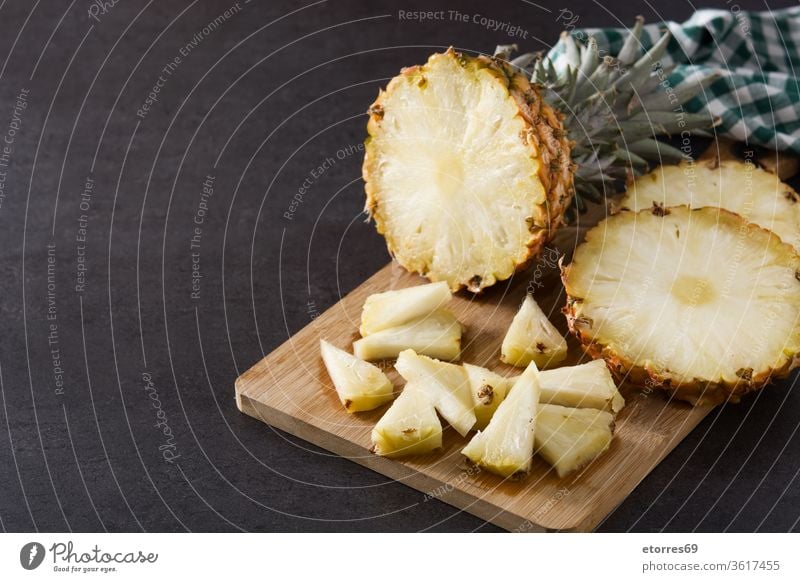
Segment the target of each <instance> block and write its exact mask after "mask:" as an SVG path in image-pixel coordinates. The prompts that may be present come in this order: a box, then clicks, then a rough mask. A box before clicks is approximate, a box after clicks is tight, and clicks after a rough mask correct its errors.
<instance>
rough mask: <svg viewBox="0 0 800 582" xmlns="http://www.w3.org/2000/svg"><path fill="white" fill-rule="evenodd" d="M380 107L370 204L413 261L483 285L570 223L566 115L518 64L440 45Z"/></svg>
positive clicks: (405, 260) (422, 269) (436, 277)
mask: <svg viewBox="0 0 800 582" xmlns="http://www.w3.org/2000/svg"><path fill="white" fill-rule="evenodd" d="M369 113H370V119H369V123H368V126H367V129H368V131H369V136H370V137H369V139H368V140H367V146H366V153H365V157H364V167H363V173H364V181H365V182H366V193H367V203H366V211H367V212H369V213H370V215H371V216H372V218H374V220H375V224H376V226H377V229H378V232H380V233H381V234H383V235H384V237H385V238H386V243H387V245H388V247H389V251H390V252H391V253H392V255H393V256H394V257H395V259H397V261H398V262H399V263H400V264H401V265H403V267H405V268H406V269H408V270H409V271H414V272H417V273H420V274H422V275H424V276H426V277H428V278H429V279H431V280H432V281H446V282H447V284H448V285H449V286H450V288H451V289H452V290H454V291H455V290H458V289H460V288H463V287H467V288H469V290H470V291H474V292H478V291H480V290H481V289H483V288H484V287H488V286H490V285H493V284H494V283H496V282H497V281H501V280H504V279H507V278H508V277H510V276H511V275H512V274H513V273H514V271H515V270H517V269H518V268H520V267H521V266H522V265H524V264H525V263H526V262H528V261H529V260H530V259H532V258H533V257H535V256H536V255H537V253H538V252H539V251H540V250H541V249H542V247H543V246H544V245H545V243H546V242H547V241H548V240H549V238H550V237H551V236H552V234H553V233H554V231H555V229H556V228H557V227H558V226H559V225H560V224H561V223H562V222H563V214H564V211H565V210H566V207H567V205H568V204H569V203H570V201H571V198H572V191H573V186H572V173H571V162H570V142H569V140H567V138H566V136H565V132H564V128H563V126H562V123H561V114H560V113H556V111H555V110H554V109H553V108H552V107H550V106H549V105H547V104H546V103H545V102H544V101H543V100H542V98H541V96H540V94H539V91H538V89H537V88H535V87H534V86H532V85H531V84H530V82H529V81H528V79H527V77H526V76H525V75H523V74H519V73H517V72H515V71H514V70H513V68H512V67H511V66H510V65H508V64H507V63H505V62H503V61H500V60H495V59H490V58H488V57H482V56H481V57H469V56H466V55H463V54H461V53H458V52H456V51H454V50H453V49H450V50H448V51H447V52H446V53H443V54H434V55H432V56H431V57H430V58H429V59H428V62H427V63H426V64H425V65H422V66H416V67H411V68H407V69H403V71H402V72H401V74H400V75H398V76H397V77H395V78H394V79H392V81H391V82H390V83H389V85H388V86H387V87H386V90H385V91H381V93H380V95H379V96H378V99H377V100H376V101H375V103H374V104H373V105H372V107H370V110H369Z"/></svg>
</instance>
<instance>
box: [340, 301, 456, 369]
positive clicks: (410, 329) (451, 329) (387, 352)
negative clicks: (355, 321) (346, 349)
mask: <svg viewBox="0 0 800 582" xmlns="http://www.w3.org/2000/svg"><path fill="white" fill-rule="evenodd" d="M406 349H412V350H414V351H415V352H419V353H420V354H425V355H428V356H431V357H432V358H439V359H442V360H457V359H458V358H460V357H461V324H460V323H459V322H458V320H457V319H456V316H455V315H453V314H452V313H451V312H449V311H447V310H446V309H440V310H438V311H435V312H434V313H432V314H430V315H428V316H427V317H424V318H422V319H416V320H414V321H410V322H408V323H404V324H403V325H399V326H397V327H390V328H387V329H382V330H381V331H376V332H375V333H373V334H370V335H368V336H366V337H363V338H361V339H360V340H358V341H356V342H353V352H355V354H356V355H357V356H358V357H359V358H361V359H362V360H382V359H385V358H396V357H397V356H398V355H399V354H400V352H402V351H403V350H406Z"/></svg>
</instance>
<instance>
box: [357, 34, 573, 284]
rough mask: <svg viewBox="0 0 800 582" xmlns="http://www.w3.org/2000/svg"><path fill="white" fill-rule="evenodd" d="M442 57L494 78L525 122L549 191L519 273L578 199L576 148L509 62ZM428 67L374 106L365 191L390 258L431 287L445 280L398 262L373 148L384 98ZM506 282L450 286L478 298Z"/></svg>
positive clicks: (452, 54)
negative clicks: (431, 283)
mask: <svg viewBox="0 0 800 582" xmlns="http://www.w3.org/2000/svg"><path fill="white" fill-rule="evenodd" d="M444 55H445V56H447V57H448V58H452V59H455V60H456V61H457V62H458V63H459V65H460V66H461V67H463V68H464V69H465V70H467V71H468V72H475V71H477V70H479V69H483V70H486V71H487V72H489V73H490V74H491V76H492V79H493V82H496V83H499V84H501V85H502V86H503V87H504V88H505V89H506V90H507V91H508V93H509V94H510V95H511V96H512V97H513V99H514V101H515V102H516V105H517V107H518V116H519V117H520V118H521V119H522V120H523V122H524V127H525V129H524V130H523V131H522V132H520V135H519V139H520V140H521V141H522V142H523V144H525V145H527V146H528V148H529V151H530V157H531V158H534V159H537V160H538V161H539V170H538V178H539V180H540V181H541V183H542V185H543V187H544V189H545V193H546V201H545V203H544V204H543V205H541V207H540V214H541V216H540V217H531V218H532V220H531V221H530V237H529V239H528V241H527V245H526V247H527V250H526V252H525V253H524V256H523V257H522V259H521V260H518V261H516V270H517V271H519V270H521V269H524V268H525V267H526V266H527V265H528V264H529V263H530V262H531V261H532V260H534V259H535V258H536V257H537V256H539V254H540V253H541V251H542V249H543V248H544V246H545V245H546V244H547V243H548V242H549V241H550V240H551V239H552V237H553V236H554V235H555V232H556V230H557V229H558V227H559V226H561V225H562V224H564V222H565V220H564V214H565V212H566V211H567V208H568V207H569V205H570V203H571V202H572V196H573V194H574V185H573V172H574V166H573V164H572V161H571V155H570V154H571V148H572V142H571V141H570V140H569V139H568V138H567V134H566V131H565V128H564V124H563V119H564V115H563V114H562V113H561V112H559V111H557V110H556V109H554V108H553V107H551V106H550V105H548V104H547V103H546V102H545V101H544V99H543V98H542V96H541V93H540V89H539V88H538V87H537V86H536V85H533V84H531V83H530V81H529V80H528V77H527V76H526V75H524V74H521V73H519V72H517V71H515V70H514V69H513V67H512V66H511V65H509V64H508V63H507V62H506V61H503V60H501V59H495V58H491V57H487V56H483V55H481V56H477V57H471V56H468V55H465V54H463V53H460V52H457V51H455V50H454V49H453V48H452V47H451V48H449V49H448V50H447V52H445V53H444ZM435 56H437V55H433V56H432V57H431V58H433V57H435ZM429 62H430V61H429ZM426 66H427V65H417V66H413V67H407V68H404V69H403V70H402V71H401V72H400V75H399V76H397V77H395V78H393V79H392V80H391V81H390V82H389V84H388V85H387V87H386V89H385V90H382V91H381V92H380V93H379V95H378V98H377V99H376V100H375V102H374V103H373V104H372V105H371V106H370V108H369V110H368V113H369V121H368V123H367V133H368V135H369V137H368V138H367V140H366V144H365V155H364V163H363V166H362V174H363V179H364V182H365V191H366V205H365V211H366V212H367V213H368V214H369V216H370V217H371V218H372V219H373V220H374V221H375V225H376V228H377V230H378V232H379V233H380V234H381V235H383V236H384V238H385V239H386V244H387V247H388V249H389V252H390V254H391V255H392V256H393V257H394V258H396V259H398V261H399V262H400V263H401V264H402V265H403V267H405V268H406V269H407V270H409V271H411V272H415V273H419V274H421V275H423V276H425V277H428V278H429V279H430V280H432V281H438V280H441V278H440V277H439V276H438V275H437V273H434V272H431V271H430V270H428V269H427V268H426V265H424V264H415V262H412V261H403V260H402V258H401V257H399V256H398V250H399V241H395V240H394V239H393V238H392V236H391V233H390V232H388V229H387V228H386V223H387V220H386V218H385V217H384V216H383V215H382V211H381V192H380V189H379V187H378V186H377V181H376V179H375V175H376V173H377V172H378V170H379V169H378V165H377V161H376V158H377V156H376V152H375V149H374V147H373V143H372V142H373V138H374V137H376V136H377V135H378V134H379V133H380V131H381V128H380V126H381V122H382V120H383V118H384V115H385V112H386V110H385V105H386V96H387V95H388V94H389V93H390V92H391V91H392V90H393V88H394V87H395V86H396V85H399V84H400V83H402V82H404V80H405V79H407V78H409V77H411V78H413V77H420V78H422V79H424V72H425V70H426V69H425V67H426ZM537 219H538V220H537ZM537 222H538V224H537ZM504 278H505V277H502V278H501V279H496V280H489V281H487V280H485V279H483V278H481V277H472V278H470V279H468V280H466V281H459V282H457V283H456V284H453V283H451V285H450V286H451V290H452V291H458V290H460V289H462V288H465V287H466V288H467V289H469V290H470V291H472V292H473V293H478V292H480V291H482V290H483V289H484V288H485V287H488V286H490V285H493V284H494V283H496V282H497V280H502V279H504Z"/></svg>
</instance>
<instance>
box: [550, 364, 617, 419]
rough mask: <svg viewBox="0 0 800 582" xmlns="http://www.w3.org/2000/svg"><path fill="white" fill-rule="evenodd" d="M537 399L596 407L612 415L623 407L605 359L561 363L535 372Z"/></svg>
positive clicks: (574, 406)
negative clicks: (540, 391) (537, 387)
mask: <svg viewBox="0 0 800 582" xmlns="http://www.w3.org/2000/svg"><path fill="white" fill-rule="evenodd" d="M539 383H540V384H541V387H542V394H541V398H540V402H542V403H546V404H559V405H561V406H570V407H573V408H596V409H598V410H607V411H609V412H612V413H614V414H616V413H617V412H619V411H620V410H622V407H623V406H625V399H624V398H623V397H622V394H620V393H619V390H617V385H616V384H615V383H614V378H613V377H612V376H611V372H609V371H608V367H607V366H606V363H605V361H603V360H593V361H591V362H588V363H586V364H581V365H580V366H564V367H563V368H555V369H553V370H546V371H544V372H542V373H541V374H540V375H539Z"/></svg>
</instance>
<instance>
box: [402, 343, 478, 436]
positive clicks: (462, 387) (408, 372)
mask: <svg viewBox="0 0 800 582" xmlns="http://www.w3.org/2000/svg"><path fill="white" fill-rule="evenodd" d="M394 367H395V369H396V370H397V371H398V372H399V373H400V375H401V376H402V377H403V378H405V380H406V381H407V382H413V383H414V384H418V385H419V386H420V387H421V388H422V389H423V390H424V391H425V394H426V395H427V396H428V397H429V398H430V399H431V401H432V402H433V405H434V406H435V407H436V410H438V411H439V414H441V415H442V417H443V418H444V419H445V420H446V421H447V422H449V423H450V426H452V427H453V428H454V429H455V430H456V431H457V432H458V434H460V435H461V436H465V435H466V434H467V433H468V432H469V431H470V430H471V429H472V427H473V426H475V412H474V411H473V408H472V397H471V396H470V394H469V384H468V382H467V376H466V374H465V373H464V369H463V368H462V367H461V366H456V365H455V364H448V363H447V362H440V361H439V360H434V359H432V358H428V357H426V356H422V355H418V354H417V353H415V352H414V351H413V350H405V351H403V352H401V353H400V356H399V357H398V358H397V362H396V363H395V366H394Z"/></svg>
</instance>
